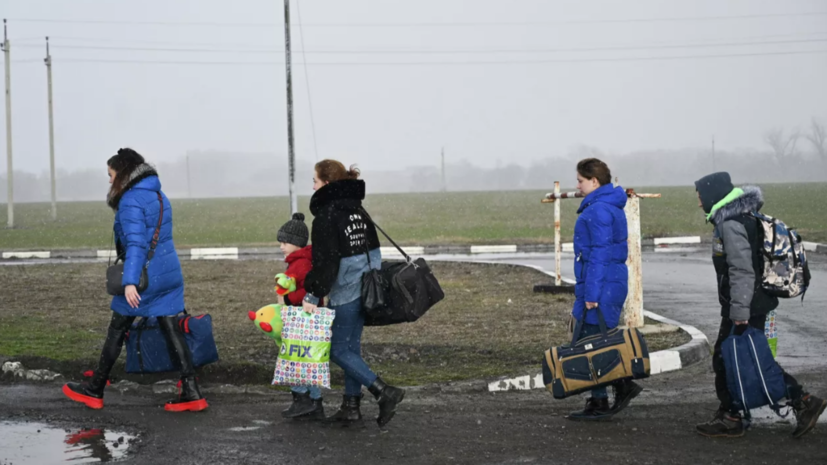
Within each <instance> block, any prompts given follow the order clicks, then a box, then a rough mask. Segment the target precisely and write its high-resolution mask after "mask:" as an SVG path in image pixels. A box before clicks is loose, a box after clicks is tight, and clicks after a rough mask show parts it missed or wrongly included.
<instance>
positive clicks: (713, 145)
mask: <svg viewBox="0 0 827 465" xmlns="http://www.w3.org/2000/svg"><path fill="white" fill-rule="evenodd" d="M716 171H718V170H717V169H716V168H715V135H714V134H713V135H712V172H713V173H714V172H716Z"/></svg>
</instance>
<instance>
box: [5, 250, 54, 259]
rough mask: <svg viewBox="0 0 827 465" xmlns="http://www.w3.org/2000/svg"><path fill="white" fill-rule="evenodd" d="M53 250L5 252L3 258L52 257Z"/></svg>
mask: <svg viewBox="0 0 827 465" xmlns="http://www.w3.org/2000/svg"><path fill="white" fill-rule="evenodd" d="M51 256H52V252H48V251H46V252H3V258H4V259H9V258H51Z"/></svg>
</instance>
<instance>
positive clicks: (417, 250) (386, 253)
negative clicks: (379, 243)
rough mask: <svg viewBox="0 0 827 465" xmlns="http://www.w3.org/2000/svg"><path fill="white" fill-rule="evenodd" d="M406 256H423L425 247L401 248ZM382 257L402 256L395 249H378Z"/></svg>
mask: <svg viewBox="0 0 827 465" xmlns="http://www.w3.org/2000/svg"><path fill="white" fill-rule="evenodd" d="M402 250H404V251H405V253H406V254H408V255H425V247H402ZM379 251H380V252H382V257H401V256H402V254H401V253H400V252H399V250H398V249H397V248H396V247H379Z"/></svg>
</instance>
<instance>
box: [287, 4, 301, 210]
mask: <svg viewBox="0 0 827 465" xmlns="http://www.w3.org/2000/svg"><path fill="white" fill-rule="evenodd" d="M290 58H291V55H290V0H284V64H285V67H286V71H287V153H288V155H287V171H288V184H287V188H288V192H289V194H290V213H291V214H292V213H296V212H297V211H299V202H298V199H297V198H296V186H295V182H296V154H295V152H294V150H293V75H292V63H291V60H290Z"/></svg>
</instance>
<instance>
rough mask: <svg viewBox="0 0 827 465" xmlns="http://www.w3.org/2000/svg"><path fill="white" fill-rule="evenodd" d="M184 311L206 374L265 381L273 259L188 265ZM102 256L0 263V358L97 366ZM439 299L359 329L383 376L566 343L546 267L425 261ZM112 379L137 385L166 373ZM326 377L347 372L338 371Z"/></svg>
mask: <svg viewBox="0 0 827 465" xmlns="http://www.w3.org/2000/svg"><path fill="white" fill-rule="evenodd" d="M182 266H183V271H184V278H185V282H186V288H185V289H186V291H185V292H186V301H187V307H188V310H189V312H190V313H191V314H196V315H197V314H204V313H209V314H210V315H211V316H212V319H213V325H214V335H215V339H216V344H217V345H218V348H219V355H220V357H221V361H220V362H218V363H216V364H214V365H211V366H207V367H205V368H203V369H202V370H201V371H202V376H204V377H206V378H208V379H210V381H211V382H219V383H244V382H249V383H266V382H269V380H270V377H271V376H272V370H273V366H274V363H275V360H276V357H277V353H278V352H277V348H276V347H275V345H274V344H273V342H272V341H271V340H270V339H269V338H267V337H265V336H264V335H262V334H261V333H260V332H259V331H257V330H256V329H255V328H254V327H253V324H252V322H251V321H250V320H249V319H248V317H247V312H248V311H250V310H257V309H258V308H260V307H262V306H264V305H267V304H270V303H273V302H275V300H276V299H275V294H274V292H273V276H275V275H276V274H277V273H279V272H282V271H284V269H285V264H284V263H283V262H281V261H274V260H250V261H246V260H245V261H208V260H205V261H184V262H182ZM105 269H106V264H100V263H93V264H71V265H69V264H60V265H36V266H14V267H0V282H3V292H2V295H0V308H3V313H2V315H0V355H4V356H9V357H14V358H15V359H20V360H22V361H23V362H24V365H25V366H26V367H27V368H49V369H51V370H53V371H58V372H60V373H63V374H64V376H67V377H69V378H77V376H78V374H79V373H80V372H82V371H84V370H86V369H91V368H94V366H95V363H96V361H97V358H98V355H99V351H100V348H101V346H102V344H103V340H104V338H105V334H106V328H107V325H108V322H109V319H110V317H111V311H110V310H109V301H110V297H109V296H108V295H107V294H106V292H105V288H104V276H105ZM432 269H433V271H434V273H435V275H436V276H437V278H438V279H439V281H440V284H441V285H442V287H443V289H444V291H445V295H446V297H445V300H443V301H442V302H440V303H439V304H438V305H436V306H435V307H434V308H432V309H431V310H430V311H429V312H428V313H427V314H426V315H425V316H424V317H422V318H421V319H420V320H419V321H417V322H415V323H409V324H402V325H394V326H384V327H367V328H365V331H364V334H363V338H362V340H363V344H364V347H363V352H364V355H365V359H366V360H367V361H368V363H370V364H371V366H372V367H373V368H374V369H375V371H376V372H377V373H380V374H381V375H382V376H383V377H386V378H387V379H388V380H390V381H392V382H395V383H399V384H405V385H415V384H426V383H431V382H444V381H459V380H464V379H474V378H487V377H494V376H500V375H511V374H522V373H525V372H533V371H537V370H538V369H539V360H540V358H541V356H542V352H543V351H544V350H545V349H546V348H548V347H550V346H551V345H556V344H560V343H561V342H564V340H565V339H566V337H565V333H566V324H565V323H566V319H567V315H568V314H569V312H570V309H571V306H572V302H573V297H572V296H569V295H550V294H538V293H534V292H533V286H534V285H535V284H538V283H542V282H545V281H546V279H547V278H546V277H545V275H543V274H541V273H539V272H536V271H534V270H531V269H527V268H522V267H516V266H509V265H487V264H461V263H442V262H436V263H433V264H432ZM682 334H683V333H677V335H675V334H672V335H658V336H652V337H647V340H648V341H649V345H650V348H651V350H653V351H654V350H659V349H661V348H664V347H666V346H672V345H679V343H681V341H682V339H681V338H682V337H684V336H685V337H687V338H688V336H686V335H684V336H681V335H682ZM113 376H114V377H116V378H119V379H129V380H133V381H137V382H141V383H145V382H154V381H157V380H159V379H165V378H169V377H170V375H169V374H161V375H142V376H135V375H126V374H125V373H123V372H122V365H119V366H116V369H115V371H114V372H113ZM333 382H334V383H339V384H341V383H342V382H343V376H342V373H341V371H339V370H338V369H335V370H334V376H333Z"/></svg>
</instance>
